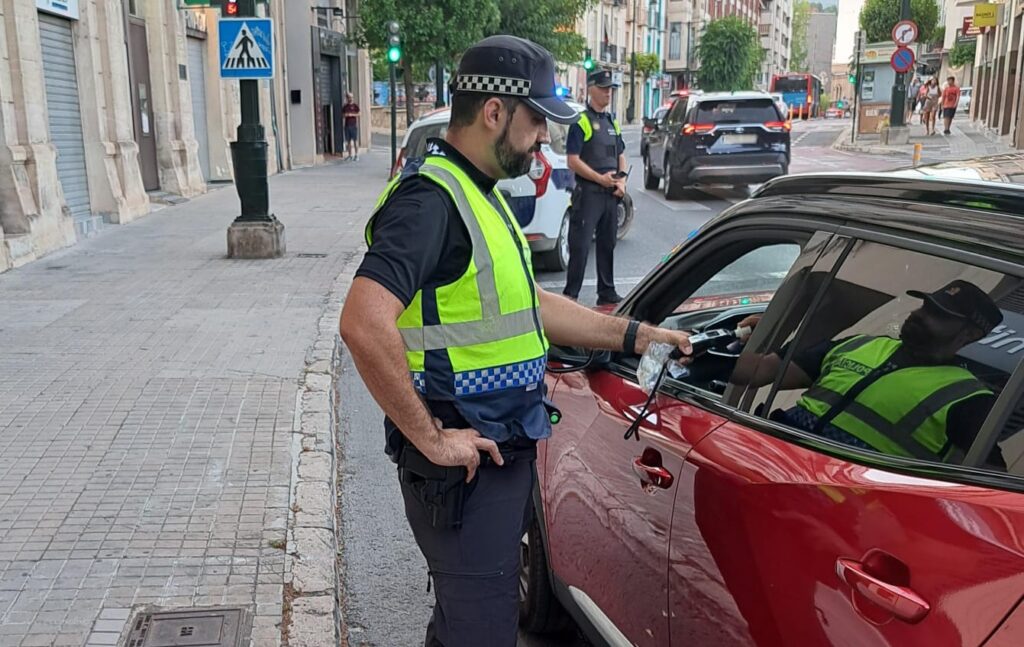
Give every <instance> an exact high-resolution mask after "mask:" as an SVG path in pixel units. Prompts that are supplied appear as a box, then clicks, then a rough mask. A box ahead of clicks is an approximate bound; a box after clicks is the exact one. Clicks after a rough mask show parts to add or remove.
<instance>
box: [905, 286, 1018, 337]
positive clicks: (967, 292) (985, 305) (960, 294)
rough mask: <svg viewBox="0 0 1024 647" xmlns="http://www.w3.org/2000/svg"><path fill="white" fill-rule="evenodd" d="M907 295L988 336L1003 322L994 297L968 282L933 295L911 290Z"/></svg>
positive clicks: (947, 287) (945, 288) (932, 293)
mask: <svg viewBox="0 0 1024 647" xmlns="http://www.w3.org/2000/svg"><path fill="white" fill-rule="evenodd" d="M907 294H908V295H910V296H912V297H914V298H915V299H923V300H924V301H927V302H928V303H930V304H931V305H933V306H935V307H936V308H938V309H939V310H942V311H943V312H945V313H946V314H948V315H952V316H954V317H957V318H959V319H963V320H964V321H968V322H970V323H972V324H974V325H975V326H977V327H978V328H980V329H981V330H982V331H984V333H985V334H986V335H987V334H988V333H990V332H992V330H993V329H995V327H996V326H998V325H999V324H1001V323H1002V322H1003V312H1002V311H1001V310H1000V309H999V306H997V305H996V302H995V301H993V300H992V297H990V296H989V295H988V294H986V293H985V291H984V290H982V289H981V288H979V287H978V286H977V285H974V284H973V283H969V282H967V281H953V282H952V283H950V284H949V285H947V286H946V287H944V288H941V289H939V290H936V291H935V292H931V293H929V292H921V291H920V290H910V291H909V292H907Z"/></svg>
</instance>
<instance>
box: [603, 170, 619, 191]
mask: <svg viewBox="0 0 1024 647" xmlns="http://www.w3.org/2000/svg"><path fill="white" fill-rule="evenodd" d="M615 173H616V172H615V171H608V172H607V173H605V174H604V175H602V176H601V186H603V187H604V188H606V189H610V188H612V187H613V186H615V185H616V184H617V183H618V180H616V179H615Z"/></svg>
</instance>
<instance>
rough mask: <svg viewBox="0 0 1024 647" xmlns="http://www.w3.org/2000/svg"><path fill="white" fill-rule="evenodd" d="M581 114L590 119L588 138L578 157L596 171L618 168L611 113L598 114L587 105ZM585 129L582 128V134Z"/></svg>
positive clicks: (616, 136) (615, 135)
mask: <svg viewBox="0 0 1024 647" xmlns="http://www.w3.org/2000/svg"><path fill="white" fill-rule="evenodd" d="M583 116H585V117H586V118H587V119H589V120H590V129H591V131H592V133H591V135H590V139H588V140H586V141H584V142H583V150H582V151H581V152H580V159H581V160H583V161H584V162H586V163H587V166H589V167H590V168H592V169H594V170H595V171H597V172H598V173H607V172H608V171H617V170H618V169H619V136H618V135H617V134H616V133H615V126H614V125H613V123H612V118H611V115H609V114H607V113H604V114H598V113H597V112H594V110H592V109H591V108H590V107H589V106H588V107H587V109H586V110H585V111H584V112H583ZM585 134H586V129H584V135H585Z"/></svg>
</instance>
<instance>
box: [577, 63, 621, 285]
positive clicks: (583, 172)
mask: <svg viewBox="0 0 1024 647" xmlns="http://www.w3.org/2000/svg"><path fill="white" fill-rule="evenodd" d="M613 85H614V82H613V81H612V73H611V72H610V71H609V70H594V71H593V72H591V73H590V74H589V75H588V76H587V99H588V100H587V109H586V110H584V111H583V112H582V113H581V114H580V119H579V121H578V122H577V123H575V124H573V125H572V126H571V127H570V128H569V135H568V139H567V141H566V151H567V152H568V164H569V168H570V169H571V170H572V171H573V173H575V174H576V188H575V189H574V190H573V194H572V211H571V213H570V216H569V269H568V272H567V276H566V281H565V290H563V293H564V294H565V296H567V297H569V298H571V299H578V298H579V294H580V287H582V285H583V274H584V272H585V271H586V268H587V256H588V255H589V252H590V241H592V240H594V238H595V234H596V238H597V304H598V305H609V304H616V303H618V302H620V301H621V300H622V297H620V296H619V295H618V293H617V292H616V291H615V270H614V265H615V263H614V251H615V240H616V234H617V233H618V231H617V230H618V221H619V203H620V201H621V200H622V197H623V196H624V195H625V193H626V178H625V171H626V156H625V154H624V153H625V149H626V145H625V143H623V141H622V131H621V129H620V128H619V122H618V120H616V119H615V118H614V117H613V116H612V115H611V113H609V112H608V106H609V104H611V98H612V86H613Z"/></svg>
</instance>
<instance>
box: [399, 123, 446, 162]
mask: <svg viewBox="0 0 1024 647" xmlns="http://www.w3.org/2000/svg"><path fill="white" fill-rule="evenodd" d="M447 133H448V124H447V123H444V124H431V125H429V126H420V127H419V128H416V129H414V130H413V131H412V132H411V133H410V134H409V143H408V144H407V145H406V147H405V159H407V160H411V159H416V158H417V157H423V156H424V155H426V154H427V140H428V139H433V138H434V137H437V138H438V139H444V136H445V135H446V134H447Z"/></svg>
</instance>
